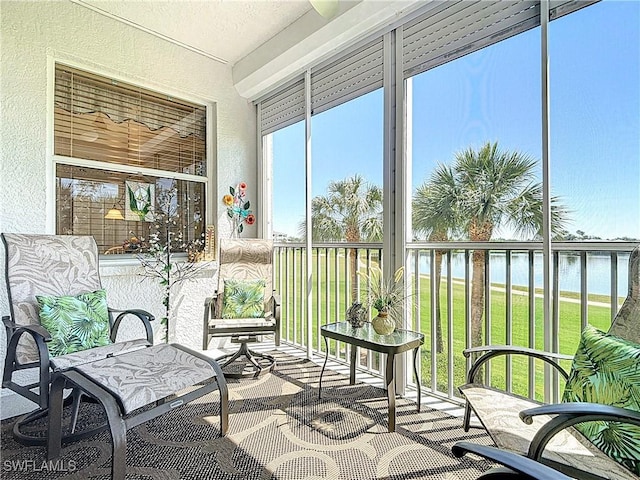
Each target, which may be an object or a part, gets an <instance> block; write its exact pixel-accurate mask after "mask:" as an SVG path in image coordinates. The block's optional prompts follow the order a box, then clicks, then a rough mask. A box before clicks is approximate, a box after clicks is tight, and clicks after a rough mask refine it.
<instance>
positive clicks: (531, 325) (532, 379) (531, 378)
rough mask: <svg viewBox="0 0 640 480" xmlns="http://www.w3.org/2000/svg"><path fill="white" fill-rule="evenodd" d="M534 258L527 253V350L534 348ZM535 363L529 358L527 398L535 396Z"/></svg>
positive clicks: (531, 254)
mask: <svg viewBox="0 0 640 480" xmlns="http://www.w3.org/2000/svg"><path fill="white" fill-rule="evenodd" d="M535 261H536V256H535V253H534V252H533V251H530V252H529V283H528V286H529V348H535V347H536V281H535V279H536V276H535V265H536V264H535ZM535 368H536V362H535V360H534V359H533V358H531V357H530V358H529V398H535V395H536V370H535Z"/></svg>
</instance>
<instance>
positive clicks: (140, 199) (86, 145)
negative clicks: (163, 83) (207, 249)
mask: <svg viewBox="0 0 640 480" xmlns="http://www.w3.org/2000/svg"><path fill="white" fill-rule="evenodd" d="M54 101H55V107H54V112H55V113H54V154H55V155H56V158H55V160H56V180H57V182H56V189H57V193H56V200H57V205H56V207H57V208H56V211H57V214H56V215H57V217H56V233H58V234H74V235H92V236H94V238H95V239H96V242H97V243H98V246H99V248H100V252H101V253H109V254H118V253H136V252H139V251H141V250H143V249H144V248H145V245H146V242H147V241H148V239H149V236H150V235H151V234H153V232H154V231H155V230H157V226H156V225H155V224H156V223H157V221H158V220H159V219H160V217H162V219H163V220H164V221H165V222H169V223H168V224H169V225H170V226H171V229H173V230H174V234H175V240H174V241H173V242H172V243H173V248H174V249H176V250H178V251H185V250H187V249H188V247H189V246H194V245H196V244H198V243H200V241H201V239H202V238H201V236H202V233H203V229H204V221H205V220H204V219H205V205H206V202H205V191H206V182H207V177H206V163H207V152H206V130H207V129H206V107H205V106H203V105H197V104H193V103H190V102H186V101H182V100H179V99H175V98H172V97H169V96H167V95H163V94H160V93H157V92H153V91H150V90H146V89H143V88H140V87H137V86H134V85H129V84H126V83H123V82H119V81H115V80H112V79H110V78H106V77H102V76H100V75H96V74H93V73H89V72H85V71H82V70H78V69H75V68H72V67H68V66H66V65H61V64H57V65H56V76H55V100H54ZM79 165H81V166H79ZM131 167H135V170H133V171H132V169H131ZM132 172H135V173H132ZM175 177H178V178H177V179H176V178H175Z"/></svg>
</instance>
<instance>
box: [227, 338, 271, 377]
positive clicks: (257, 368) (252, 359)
mask: <svg viewBox="0 0 640 480" xmlns="http://www.w3.org/2000/svg"><path fill="white" fill-rule="evenodd" d="M243 356H244V357H245V358H246V359H247V360H248V361H249V363H251V364H252V365H253V367H254V368H253V369H250V370H246V369H245V370H243V371H242V372H240V373H235V372H226V373H225V374H224V375H225V377H229V378H247V377H258V376H260V375H263V374H265V373H268V372H270V371H271V370H273V368H274V367H275V366H276V359H275V358H273V357H272V356H271V355H267V354H266V353H258V352H254V351H253V350H250V349H249V347H248V346H247V343H246V342H241V343H240V348H239V349H238V351H237V352H235V353H229V354H227V355H222V356H221V357H218V358H216V361H217V362H218V363H219V364H220V367H221V368H224V367H227V366H229V365H231V364H232V363H233V362H235V361H236V360H238V359H239V358H240V357H243ZM260 360H263V365H261V364H260Z"/></svg>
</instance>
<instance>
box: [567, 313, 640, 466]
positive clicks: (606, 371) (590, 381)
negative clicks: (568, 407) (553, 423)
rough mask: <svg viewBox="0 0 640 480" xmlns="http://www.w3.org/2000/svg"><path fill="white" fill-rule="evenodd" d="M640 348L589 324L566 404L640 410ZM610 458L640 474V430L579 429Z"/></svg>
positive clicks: (615, 425)
mask: <svg viewBox="0 0 640 480" xmlns="http://www.w3.org/2000/svg"><path fill="white" fill-rule="evenodd" d="M639 360H640V345H638V344H636V343H632V342H629V341H628V340H624V339H622V338H619V337H616V336H614V335H608V334H606V333H603V332H601V331H600V330H597V329H596V328H594V327H592V326H590V325H587V326H586V327H585V329H584V330H583V332H582V335H581V337H580V344H579V345H578V351H577V352H576V355H575V357H574V359H573V364H572V366H571V372H570V374H569V380H568V381H567V384H566V386H565V390H564V394H563V396H562V401H564V402H592V403H600V404H604V405H610V406H614V407H621V408H627V409H630V410H634V411H637V412H638V411H640V361H639ZM575 428H576V429H577V430H579V431H580V432H581V433H582V434H583V435H584V436H585V437H587V438H588V439H589V440H590V441H591V442H592V443H593V444H594V445H595V446H597V447H598V448H599V449H600V450H602V451H603V452H604V453H606V454H607V455H608V456H609V457H611V458H612V459H614V460H615V461H617V462H618V463H620V464H621V465H623V466H625V467H626V468H628V469H629V470H631V471H632V472H634V473H636V474H637V475H640V427H637V426H633V425H629V424H626V423H620V422H588V423H582V424H578V425H576V427H575Z"/></svg>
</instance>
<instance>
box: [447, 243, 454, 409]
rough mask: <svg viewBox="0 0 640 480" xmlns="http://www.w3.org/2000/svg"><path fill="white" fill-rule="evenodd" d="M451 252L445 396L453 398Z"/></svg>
mask: <svg viewBox="0 0 640 480" xmlns="http://www.w3.org/2000/svg"><path fill="white" fill-rule="evenodd" d="M451 263H452V255H451V250H449V251H447V396H448V397H449V398H453V392H454V388H455V385H454V375H453V373H454V370H455V369H454V367H455V360H454V356H453V353H454V352H453V266H452V265H451Z"/></svg>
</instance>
